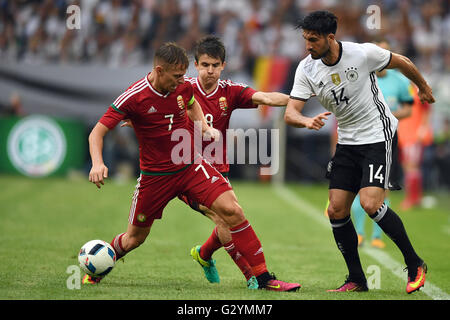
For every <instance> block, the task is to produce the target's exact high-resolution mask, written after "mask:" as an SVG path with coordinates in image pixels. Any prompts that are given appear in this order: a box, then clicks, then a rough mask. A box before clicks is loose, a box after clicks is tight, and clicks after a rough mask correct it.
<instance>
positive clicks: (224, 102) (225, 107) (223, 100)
mask: <svg viewBox="0 0 450 320" xmlns="http://www.w3.org/2000/svg"><path fill="white" fill-rule="evenodd" d="M219 108H220V109H221V110H222V111H223V112H222V116H226V115H227V111H228V103H227V98H225V97H220V98H219Z"/></svg>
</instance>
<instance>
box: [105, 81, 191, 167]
mask: <svg viewBox="0 0 450 320" xmlns="http://www.w3.org/2000/svg"><path fill="white" fill-rule="evenodd" d="M193 103H194V89H193V87H192V85H191V84H190V83H189V82H185V83H184V84H181V85H179V86H178V87H177V88H176V90H175V91H174V92H168V93H166V94H163V93H161V92H158V91H157V90H156V89H155V88H153V87H152V85H151V83H150V82H149V81H148V77H147V76H146V77H144V78H142V79H141V80H139V81H137V82H135V83H134V84H133V85H131V86H130V87H129V88H128V89H127V90H126V91H125V92H124V93H123V94H121V95H120V96H119V97H118V98H117V99H116V100H115V101H114V103H112V104H111V106H110V107H109V109H108V110H107V112H106V113H105V114H104V115H103V116H102V118H101V119H100V120H99V122H100V123H102V124H104V125H105V126H106V127H108V129H113V128H114V127H115V126H116V125H117V124H119V123H120V121H122V120H123V119H130V120H131V122H132V123H133V127H134V131H135V133H136V137H137V139H138V142H139V161H140V168H141V171H142V172H143V173H170V172H174V171H178V170H181V169H182V168H184V167H186V165H187V164H188V163H193V157H194V153H193V141H192V140H191V141H190V146H192V148H191V149H190V150H191V152H190V153H188V152H186V154H184V155H181V157H182V162H181V163H174V161H172V150H173V148H174V147H175V146H176V145H177V144H179V143H180V141H181V140H175V141H172V139H171V138H172V133H173V132H174V130H177V129H187V113H186V108H187V107H188V106H191V105H192V104H193ZM191 139H192V137H191ZM186 142H187V141H186ZM179 160H180V159H179V157H178V158H177V162H179Z"/></svg>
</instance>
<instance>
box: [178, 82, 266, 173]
mask: <svg viewBox="0 0 450 320" xmlns="http://www.w3.org/2000/svg"><path fill="white" fill-rule="evenodd" d="M185 81H186V82H189V83H190V84H192V86H193V87H194V96H195V100H197V101H198V103H199V104H200V106H201V107H202V110H203V113H204V115H205V119H206V122H207V123H208V125H210V126H212V127H214V128H216V129H217V130H219V131H220V132H221V133H222V137H223V141H222V142H223V143H222V147H223V159H222V161H214V159H215V157H208V153H207V152H203V153H202V154H203V157H204V158H205V159H207V160H208V161H209V162H210V163H211V164H212V165H213V166H214V167H215V168H216V169H217V170H218V171H219V172H221V173H225V172H228V171H229V170H230V166H229V164H228V161H227V157H226V155H227V151H226V147H227V140H226V136H227V135H226V130H227V129H228V127H229V124H230V117H231V113H232V112H233V111H234V110H236V109H239V108H257V107H258V105H255V104H253V102H252V96H253V94H255V92H256V90H254V89H252V88H250V87H249V86H248V85H246V84H243V83H236V82H233V81H231V80H219V81H218V83H217V87H216V89H215V90H214V91H212V92H211V93H209V94H206V93H205V91H204V90H203V88H202V87H201V85H200V82H199V81H198V78H192V77H185ZM189 129H190V130H191V132H193V130H194V124H193V122H192V121H190V120H189ZM211 143H213V142H212V141H204V142H203V150H202V151H205V148H206V147H207V146H208V145H210V144H211ZM211 155H213V156H214V152H212V153H211Z"/></svg>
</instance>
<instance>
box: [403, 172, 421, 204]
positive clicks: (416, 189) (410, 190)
mask: <svg viewBox="0 0 450 320" xmlns="http://www.w3.org/2000/svg"><path fill="white" fill-rule="evenodd" d="M405 182H406V192H407V195H406V197H407V199H408V200H409V201H410V202H411V203H412V204H414V205H416V204H419V203H420V200H421V199H422V175H421V172H420V171H419V170H414V171H411V172H408V174H407V176H406V178H405Z"/></svg>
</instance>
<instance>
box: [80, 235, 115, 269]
mask: <svg viewBox="0 0 450 320" xmlns="http://www.w3.org/2000/svg"><path fill="white" fill-rule="evenodd" d="M78 262H79V263H80V267H81V269H82V270H83V271H84V272H86V273H87V274H88V275H90V276H94V277H104V276H106V275H107V274H108V273H110V272H111V270H112V269H113V268H114V265H115V264H116V252H115V251H114V249H113V247H112V246H111V245H110V244H109V243H107V242H106V241H103V240H91V241H88V242H86V243H85V244H84V245H83V246H82V247H81V249H80V252H79V253H78Z"/></svg>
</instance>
